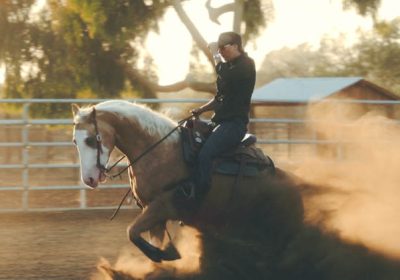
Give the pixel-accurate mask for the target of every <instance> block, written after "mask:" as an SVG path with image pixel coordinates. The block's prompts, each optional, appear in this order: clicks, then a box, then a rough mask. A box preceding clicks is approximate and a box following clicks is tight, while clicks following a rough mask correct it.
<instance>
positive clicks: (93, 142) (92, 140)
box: [85, 136, 97, 148]
mask: <svg viewBox="0 0 400 280" xmlns="http://www.w3.org/2000/svg"><path fill="white" fill-rule="evenodd" d="M85 143H86V145H88V146H89V147H91V148H96V144H97V141H96V137H95V136H91V137H88V138H86V139H85Z"/></svg>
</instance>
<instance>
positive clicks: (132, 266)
mask: <svg viewBox="0 0 400 280" xmlns="http://www.w3.org/2000/svg"><path fill="white" fill-rule="evenodd" d="M168 230H169V233H170V234H171V238H172V239H173V242H174V245H176V248H177V249H178V251H179V253H180V254H181V256H182V258H181V259H179V260H176V261H173V262H164V263H162V264H156V263H153V262H152V261H151V260H149V259H148V258H147V257H145V256H144V255H143V253H141V252H140V251H138V250H137V249H136V248H133V245H132V246H131V247H129V248H124V249H123V251H122V252H121V253H120V255H119V257H118V259H117V261H116V262H115V264H113V265H111V264H110V262H109V261H108V260H106V259H103V258H102V259H101V260H100V261H99V263H98V265H97V269H98V272H97V273H95V274H94V275H93V276H92V277H91V280H109V279H151V277H158V278H159V277H161V278H162V279H164V278H163V277H170V276H172V275H174V276H181V277H182V276H189V275H191V274H196V273H198V272H199V268H200V255H201V242H200V239H199V233H198V232H197V231H196V230H195V229H193V228H190V227H186V226H185V227H180V225H179V224H178V223H176V222H168ZM158 278H157V279H158ZM165 279H169V278H165Z"/></svg>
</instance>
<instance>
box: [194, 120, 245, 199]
mask: <svg viewBox="0 0 400 280" xmlns="http://www.w3.org/2000/svg"><path fill="white" fill-rule="evenodd" d="M246 132H247V126H246V124H245V123H244V122H243V121H241V120H240V119H234V120H230V121H224V122H222V123H220V124H219V125H218V126H217V127H216V128H215V129H214V130H213V132H212V133H211V135H210V136H209V137H208V138H207V140H206V142H205V143H204V145H203V147H202V148H201V150H200V152H199V155H198V157H197V164H196V166H195V170H194V174H193V181H194V183H195V185H196V191H197V192H198V193H199V194H205V193H206V192H207V190H208V188H209V187H210V184H211V176H212V163H213V160H214V159H215V158H216V157H217V156H219V155H221V154H222V153H224V152H226V151H228V150H231V149H233V148H235V147H236V146H238V145H239V143H240V142H241V140H242V139H243V137H244V135H245V134H246Z"/></svg>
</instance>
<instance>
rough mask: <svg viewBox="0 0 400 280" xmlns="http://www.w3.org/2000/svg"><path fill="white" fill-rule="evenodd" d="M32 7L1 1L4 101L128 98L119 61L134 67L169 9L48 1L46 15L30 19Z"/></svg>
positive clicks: (91, 0)
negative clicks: (14, 99) (32, 98)
mask: <svg viewBox="0 0 400 280" xmlns="http://www.w3.org/2000/svg"><path fill="white" fill-rule="evenodd" d="M33 4H34V1H33V0H30V1H11V0H10V1H2V2H0V5H1V7H0V33H1V34H2V35H3V34H4V36H3V38H2V39H3V40H1V41H0V62H2V63H5V64H6V67H7V77H6V87H5V96H6V97H14V98H30V97H35V98H42V97H46V98H74V97H80V96H85V97H119V96H120V93H121V92H123V91H124V90H125V93H126V88H125V87H126V83H125V81H126V79H125V73H124V70H123V68H122V66H121V65H120V64H119V63H118V62H119V60H120V59H123V60H124V61H125V62H129V63H130V64H132V65H135V64H136V62H137V60H138V54H139V50H140V48H142V47H143V46H142V44H141V43H142V42H141V39H142V38H145V37H146V35H147V33H148V32H149V31H150V30H157V23H158V21H159V19H160V18H161V17H162V15H163V14H164V12H165V9H166V7H167V6H168V5H167V4H166V2H165V1H162V0H158V1H153V2H152V4H151V5H146V3H145V1H138V0H129V1H128V0H117V1H107V0H85V1H81V0H79V1H78V0H69V1H57V0H50V1H49V3H48V4H49V6H48V8H47V10H45V11H43V12H42V14H40V15H36V16H35V18H34V19H33V18H32V14H31V8H32V5H33ZM17 36H18V37H17ZM16 37H17V38H18V39H16ZM149 68H151V67H149ZM24 72H25V73H26V74H25V75H24V74H23V73H24ZM149 74H150V75H153V76H154V73H149ZM138 88H139V91H137V92H140V93H142V94H149V92H147V93H146V92H143V91H140V85H139V86H138ZM131 92H133V91H131ZM54 109H56V108H54Z"/></svg>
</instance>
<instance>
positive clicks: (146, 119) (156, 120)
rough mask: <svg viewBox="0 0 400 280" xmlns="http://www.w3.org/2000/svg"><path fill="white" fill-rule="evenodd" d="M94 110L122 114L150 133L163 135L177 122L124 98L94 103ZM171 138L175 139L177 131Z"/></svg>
mask: <svg viewBox="0 0 400 280" xmlns="http://www.w3.org/2000/svg"><path fill="white" fill-rule="evenodd" d="M95 108H96V110H99V111H107V112H111V113H115V114H118V115H122V116H124V117H126V118H128V119H131V120H132V121H134V122H136V123H138V124H139V125H140V126H141V127H142V128H143V129H144V130H146V131H147V132H148V133H150V134H152V135H155V134H156V135H159V136H160V137H164V136H165V135H166V134H167V133H168V132H170V131H171V129H173V128H174V127H175V126H176V125H177V122H175V121H174V120H172V119H170V118H168V117H167V116H165V115H163V114H161V113H159V112H156V111H154V110H151V109H150V108H148V107H147V106H145V105H139V104H136V103H132V102H128V101H124V100H109V101H105V102H101V103H99V104H97V105H95ZM171 137H172V138H170V139H171V140H172V139H174V140H176V139H177V137H178V134H177V133H174V134H172V135H171Z"/></svg>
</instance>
